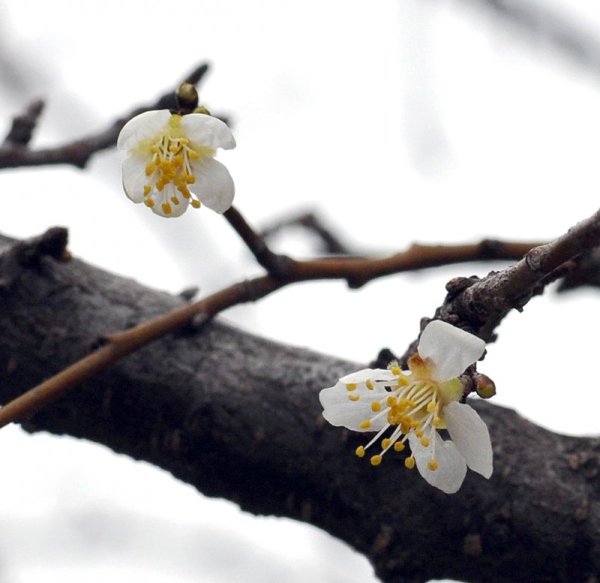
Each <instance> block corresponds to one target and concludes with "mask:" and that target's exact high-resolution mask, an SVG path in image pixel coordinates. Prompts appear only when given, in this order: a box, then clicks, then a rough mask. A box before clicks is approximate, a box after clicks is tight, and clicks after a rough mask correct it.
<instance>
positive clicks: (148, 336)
mask: <svg viewBox="0 0 600 583" xmlns="http://www.w3.org/2000/svg"><path fill="white" fill-rule="evenodd" d="M228 220H229V221H230V223H231V224H232V226H234V228H235V229H236V231H237V232H238V233H239V234H240V236H241V237H242V239H243V240H244V242H246V244H247V245H248V247H249V248H250V250H251V251H252V252H253V253H254V255H255V256H256V257H257V259H258V260H259V261H260V262H261V265H263V266H264V267H266V268H269V269H270V270H271V272H270V273H269V274H268V275H265V276H262V277H255V278H254V279H251V280H246V281H241V282H239V283H236V284H233V285H231V286H229V287H226V288H223V289H222V290H220V291H218V292H216V293H214V294H212V295H210V296H208V297H206V298H203V299H201V300H198V301H196V302H194V303H192V304H186V305H184V306H182V307H180V308H177V309H175V310H172V311H170V312H168V313H165V314H161V315H160V316H157V317H156V318H154V319H152V320H150V321H148V322H143V323H141V324H139V325H137V326H134V327H133V328H131V329H128V330H124V331H120V332H114V333H111V334H108V333H105V335H104V337H103V342H102V345H101V346H100V347H97V348H96V349H95V350H94V351H93V352H91V353H90V354H88V355H86V356H84V357H82V358H80V359H78V360H77V361H75V362H74V363H72V364H70V365H69V366H68V367H66V368H65V369H63V370H61V371H60V372H58V373H57V374H55V375H53V376H51V377H50V378H47V379H46V380H44V381H43V382H42V383H40V384H39V385H36V386H34V387H33V388H32V389H31V390H29V391H28V392H27V393H25V394H23V395H21V396H19V397H18V398H17V399H15V400H13V401H11V402H9V403H7V404H6V405H5V406H4V407H2V409H0V427H3V426H5V425H7V424H8V423H11V422H13V421H15V420H20V419H23V418H25V417H28V416H30V415H32V414H34V413H35V412H37V411H38V410H39V409H40V408H41V407H43V406H45V405H46V404H48V403H49V402H51V401H53V400H54V399H56V398H57V397H59V396H61V395H62V394H64V393H65V392H66V391H69V390H71V389H72V388H74V387H76V386H77V385H78V384H80V383H82V382H83V381H84V380H86V379H88V378H89V377H90V376H92V375H94V374H97V373H98V372H99V371H101V370H103V369H105V368H107V367H109V366H111V365H113V364H114V363H115V362H117V361H118V360H119V359H120V358H122V357H123V356H125V355H127V354H130V353H132V352H134V351H136V350H138V349H140V348H141V347H142V346H145V345H146V344H148V343H150V342H152V341H154V340H156V339H157V338H161V337H162V336H164V335H166V334H168V333H170V332H173V331H175V330H179V329H181V328H183V327H185V326H187V325H188V324H190V323H192V322H195V323H198V321H200V322H201V323H205V322H207V321H208V320H209V319H211V318H212V317H214V316H215V315H216V314H218V313H220V312H222V311H223V310H225V309H227V308H229V307H231V306H234V305H237V304H241V303H245V302H253V301H257V300H259V299H261V298H263V297H265V296H267V295H269V294H270V293H272V292H274V291H276V290H278V289H280V288H281V287H283V286H286V285H290V284H293V283H298V282H302V281H310V280H316V279H345V280H346V281H347V282H348V285H349V286H350V287H359V286H361V285H364V284H365V283H367V282H368V281H370V280H372V279H374V278H376V277H380V276H383V275H389V274H391V273H400V272H402V271H408V270H415V269H422V268H424V267H432V266H438V265H445V264H448V263H456V262H459V261H473V260H475V259H477V258H479V259H484V258H489V257H490V248H491V249H493V253H492V256H493V257H498V256H500V255H501V256H503V257H506V256H511V257H512V256H513V255H510V254H516V257H520V256H521V255H522V254H523V253H525V252H526V251H527V250H529V249H531V245H530V244H519V243H498V242H496V244H495V245H493V246H491V247H490V245H489V243H488V242H485V241H484V242H483V243H480V244H475V245H457V246H441V245H436V246H431V247H430V246H426V245H413V246H412V247H411V248H410V249H409V250H408V251H406V252H404V253H397V254H395V255H391V256H389V257H387V258H383V259H365V258H349V257H346V258H339V259H328V258H326V259H320V260H312V261H294V260H292V259H290V258H288V257H285V256H278V255H275V254H273V253H272V252H271V251H270V250H269V248H268V247H267V246H266V244H265V243H264V241H263V239H262V238H261V237H260V236H258V235H256V234H255V233H254V231H253V230H252V228H251V227H250V226H249V225H248V224H247V223H246V221H245V220H244V219H243V217H242V216H241V215H240V213H239V212H237V211H236V210H234V209H230V210H229V211H228ZM66 243H67V236H66V231H65V230H64V229H60V228H54V229H50V230H49V231H48V232H47V233H45V234H44V235H41V236H39V237H34V238H33V239H31V240H29V241H25V242H22V243H18V244H16V245H14V246H13V247H11V248H10V249H8V250H7V251H6V252H5V253H4V254H3V255H2V256H0V285H3V286H4V287H5V288H7V289H9V288H10V286H11V285H12V284H13V282H14V281H16V280H18V279H19V277H20V276H21V274H22V272H23V271H24V270H26V269H27V268H28V267H29V266H30V265H31V263H32V258H33V259H35V262H34V263H35V265H36V267H39V266H40V264H41V260H42V258H43V257H44V256H45V255H50V256H53V257H58V258H63V257H64V256H67V255H68V254H67V252H66Z"/></svg>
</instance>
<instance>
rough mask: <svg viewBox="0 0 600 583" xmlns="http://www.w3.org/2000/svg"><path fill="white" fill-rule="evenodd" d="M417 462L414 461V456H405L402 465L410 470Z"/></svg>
mask: <svg viewBox="0 0 600 583" xmlns="http://www.w3.org/2000/svg"><path fill="white" fill-rule="evenodd" d="M416 463H417V462H416V461H415V458H414V457H413V456H412V455H411V456H410V457H407V458H406V459H405V460H404V465H405V466H406V467H407V468H408V469H409V470H412V469H413V468H414V467H415V464H416Z"/></svg>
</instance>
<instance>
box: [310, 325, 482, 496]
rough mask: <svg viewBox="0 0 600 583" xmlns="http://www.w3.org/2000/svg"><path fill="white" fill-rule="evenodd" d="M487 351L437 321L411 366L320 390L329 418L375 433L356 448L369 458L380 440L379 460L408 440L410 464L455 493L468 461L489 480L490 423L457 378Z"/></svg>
mask: <svg viewBox="0 0 600 583" xmlns="http://www.w3.org/2000/svg"><path fill="white" fill-rule="evenodd" d="M484 349H485V343H484V342H483V340H481V339H480V338H477V337H476V336H474V335H473V334H469V333H468V332H465V331H464V330H460V329H459V328H456V327H454V326H452V325H450V324H447V323H446V322H442V321H440V320H434V321H433V322H430V323H429V324H428V325H427V326H426V328H425V329H424V330H423V333H422V334H421V339H420V341H419V346H418V352H417V353H416V354H413V355H412V356H411V357H410V358H409V360H408V367H409V370H408V371H402V370H401V369H400V368H399V367H398V366H397V365H396V364H393V365H391V366H390V367H389V369H364V370H360V371H358V372H355V373H352V374H350V375H347V376H345V377H343V378H341V379H340V380H339V382H338V383H337V384H336V385H335V386H333V387H329V388H327V389H323V390H322V391H321V393H320V395H319V398H320V400H321V404H322V406H323V416H324V417H325V419H327V421H329V423H331V424H332V425H335V426H343V427H347V428H348V429H352V430H354V431H375V432H377V433H376V434H375V436H374V437H373V438H372V439H371V440H370V441H369V442H368V443H367V445H365V446H362V445H361V446H359V447H358V448H357V449H356V455H357V456H358V457H363V456H364V455H365V452H366V450H367V449H368V448H370V447H372V446H374V445H375V444H376V443H378V442H379V445H380V448H381V449H380V451H379V453H376V454H374V455H372V456H371V458H370V459H371V464H373V465H374V466H377V465H379V464H380V463H381V461H382V459H383V455H384V454H385V453H386V452H387V451H388V450H390V449H394V450H395V451H398V452H400V451H403V450H404V449H405V447H406V442H408V444H409V446H410V450H411V455H410V456H408V457H406V458H405V460H404V464H405V466H406V467H407V468H409V469H412V468H414V467H415V466H416V467H417V469H418V471H419V473H420V474H421V475H422V476H423V478H425V480H427V482H429V483H430V484H431V485H432V486H435V487H436V488H439V489H440V490H442V491H444V492H446V493H448V494H451V493H454V492H456V491H457V490H458V489H459V488H460V486H461V484H462V482H463V480H464V478H465V475H466V472H467V467H469V468H470V469H471V470H473V471H475V472H477V473H479V474H481V475H482V476H484V477H485V478H489V477H490V476H491V475H492V470H493V453H492V445H491V441H490V435H489V432H488V429H487V427H486V425H485V423H484V422H483V420H482V419H481V417H480V416H479V415H478V414H477V412H476V411H475V410H474V409H473V408H472V407H470V406H469V405H467V404H464V403H460V402H459V401H460V399H461V397H462V394H463V387H462V383H461V382H460V380H459V379H458V378H457V377H458V376H459V375H460V374H462V373H463V372H464V370H465V369H466V368H467V367H468V366H469V365H471V364H473V363H474V362H476V361H477V360H478V359H479V358H480V357H481V355H482V354H483V351H484ZM440 429H447V430H448V434H449V436H450V439H448V440H444V439H443V438H442V437H441V435H440V434H439V430H440ZM380 440H381V441H380Z"/></svg>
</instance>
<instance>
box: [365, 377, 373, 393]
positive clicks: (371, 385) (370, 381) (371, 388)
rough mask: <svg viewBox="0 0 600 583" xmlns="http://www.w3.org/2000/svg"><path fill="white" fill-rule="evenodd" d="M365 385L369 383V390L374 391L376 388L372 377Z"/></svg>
mask: <svg viewBox="0 0 600 583" xmlns="http://www.w3.org/2000/svg"><path fill="white" fill-rule="evenodd" d="M365 385H367V389H369V391H372V390H373V389H374V388H375V385H374V384H373V381H372V380H371V379H367V382H366V383H365Z"/></svg>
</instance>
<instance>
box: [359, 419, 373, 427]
mask: <svg viewBox="0 0 600 583" xmlns="http://www.w3.org/2000/svg"><path fill="white" fill-rule="evenodd" d="M359 427H360V428H361V429H369V428H370V427H371V421H370V420H369V419H365V420H364V421H361V422H360V425H359Z"/></svg>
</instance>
